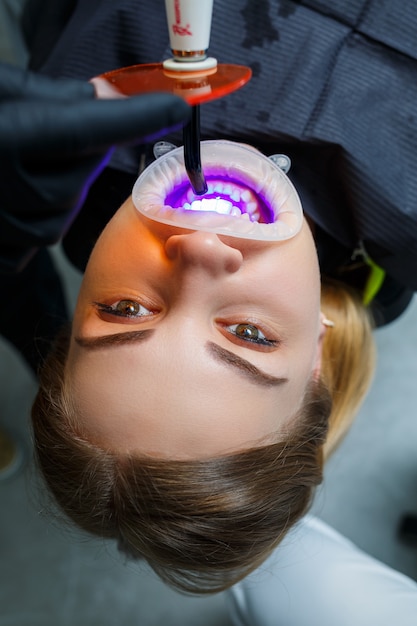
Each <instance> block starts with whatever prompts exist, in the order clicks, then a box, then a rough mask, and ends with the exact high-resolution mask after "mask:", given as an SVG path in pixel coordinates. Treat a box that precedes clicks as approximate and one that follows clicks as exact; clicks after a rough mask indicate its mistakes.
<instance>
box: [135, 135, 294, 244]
mask: <svg viewBox="0 0 417 626" xmlns="http://www.w3.org/2000/svg"><path fill="white" fill-rule="evenodd" d="M201 155H202V163H203V169H204V174H205V178H206V181H207V186H208V191H207V192H206V193H205V194H204V196H197V195H195V194H194V192H193V190H192V187H191V184H190V182H189V180H188V177H187V174H186V171H185V167H184V159H183V151H182V148H177V149H176V150H173V151H172V152H169V153H167V154H165V155H164V156H162V157H160V158H158V159H157V160H156V161H155V162H154V163H152V164H151V165H150V166H149V167H148V168H147V169H146V170H145V171H144V172H143V173H142V174H141V176H140V177H139V178H138V180H137V181H136V183H135V185H134V187H133V191H132V198H133V202H134V205H135V207H136V208H137V209H138V211H140V212H141V213H142V214H143V215H145V216H146V217H148V218H150V219H154V220H156V221H159V222H162V223H165V224H171V225H174V226H178V227H181V228H189V229H192V230H205V231H208V232H215V233H217V234H225V235H229V236H232V237H241V238H246V239H257V240H264V241H281V240H285V239H289V238H291V237H293V236H294V235H296V234H297V232H298V231H299V230H300V228H301V225H302V208H301V203H300V200H299V198H298V195H297V193H296V191H295V189H294V187H293V186H292V184H291V182H290V181H289V179H288V178H287V177H286V176H285V174H284V173H283V172H282V171H281V170H280V169H279V167H278V166H277V165H275V163H273V162H272V161H271V160H270V159H268V158H267V157H265V156H264V155H262V154H261V153H259V152H256V151H255V150H253V149H251V148H249V147H247V146H243V145H241V144H237V143H234V142H230V141H205V142H202V143H201Z"/></svg>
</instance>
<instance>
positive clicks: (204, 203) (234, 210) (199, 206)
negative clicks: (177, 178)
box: [182, 181, 261, 222]
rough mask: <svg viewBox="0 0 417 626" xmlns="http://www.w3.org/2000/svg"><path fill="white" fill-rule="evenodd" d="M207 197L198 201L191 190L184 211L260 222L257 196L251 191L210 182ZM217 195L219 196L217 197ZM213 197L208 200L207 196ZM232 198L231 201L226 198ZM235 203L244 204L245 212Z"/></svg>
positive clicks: (229, 184)
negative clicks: (212, 213) (204, 212)
mask: <svg viewBox="0 0 417 626" xmlns="http://www.w3.org/2000/svg"><path fill="white" fill-rule="evenodd" d="M207 187H208V189H207V192H206V194H205V195H206V197H205V198H202V199H201V200H200V199H196V196H195V195H194V193H193V190H192V189H191V188H190V189H189V190H188V192H187V194H186V198H187V201H186V202H185V203H184V204H183V207H182V208H183V209H186V210H188V211H214V212H215V213H219V214H221V215H232V216H234V217H243V219H245V220H247V219H248V217H250V219H251V221H254V222H258V221H259V219H260V217H261V213H260V210H259V205H258V202H257V199H256V196H255V194H254V193H253V192H252V191H251V190H250V189H239V188H238V187H237V186H236V185H232V184H231V183H223V182H222V181H215V182H208V184H207ZM215 194H219V195H218V196H216V195H215ZM210 195H211V196H213V197H211V198H208V197H207V196H210ZM220 195H221V196H227V197H228V198H230V201H229V200H227V199H226V198H225V197H220ZM233 202H236V203H238V202H243V203H244V205H245V206H244V212H243V213H242V210H241V209H240V208H239V207H238V206H236V205H235V204H233Z"/></svg>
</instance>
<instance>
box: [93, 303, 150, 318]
mask: <svg viewBox="0 0 417 626" xmlns="http://www.w3.org/2000/svg"><path fill="white" fill-rule="evenodd" d="M94 305H95V306H96V307H97V309H98V310H99V312H100V313H105V314H107V315H111V316H115V317H126V318H128V319H137V318H139V317H145V316H148V315H154V312H153V311H150V310H149V309H147V308H146V307H145V306H143V304H140V303H139V302H136V301H135V300H119V301H118V302H115V303H114V304H103V303H102V302H94Z"/></svg>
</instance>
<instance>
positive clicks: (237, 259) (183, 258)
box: [165, 230, 243, 276]
mask: <svg viewBox="0 0 417 626" xmlns="http://www.w3.org/2000/svg"><path fill="white" fill-rule="evenodd" d="M165 251H166V254H167V256H168V258H169V259H171V260H177V261H179V262H181V263H183V264H184V265H187V266H195V267H201V269H203V270H205V271H207V272H208V273H210V274H211V275H212V276H218V275H221V274H222V273H226V274H227V273H229V274H233V273H234V272H237V271H238V269H239V268H240V267H241V265H242V262H243V257H242V253H241V252H240V250H237V249H236V248H232V247H231V246H228V245H227V244H225V243H223V242H222V241H221V240H220V239H219V237H218V236H217V235H216V234H214V233H205V232H203V231H198V230H196V231H193V232H191V233H188V234H181V235H171V237H168V239H167V240H166V242H165Z"/></svg>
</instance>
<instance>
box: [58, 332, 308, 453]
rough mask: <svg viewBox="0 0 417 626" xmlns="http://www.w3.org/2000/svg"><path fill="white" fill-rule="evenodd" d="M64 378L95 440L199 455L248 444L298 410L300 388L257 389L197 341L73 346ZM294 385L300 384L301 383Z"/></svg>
mask: <svg viewBox="0 0 417 626" xmlns="http://www.w3.org/2000/svg"><path fill="white" fill-rule="evenodd" d="M69 368H70V369H69V380H70V390H71V393H72V397H73V398H74V399H75V404H76V407H75V408H76V413H77V415H78V419H79V420H80V423H81V426H82V428H83V429H85V430H87V432H88V433H90V435H93V437H95V438H96V440H97V443H98V444H99V445H103V446H109V447H112V448H115V449H118V450H123V451H127V450H128V451H131V452H133V451H136V452H139V453H147V454H151V455H156V456H167V457H171V458H172V457H176V458H202V457H209V456H216V455H218V454H220V453H224V452H227V451H232V450H237V449H241V448H243V447H248V446H251V445H253V443H254V442H256V441H257V440H259V439H261V438H264V437H267V436H270V435H271V434H272V433H275V432H277V431H278V430H279V429H280V427H284V426H285V425H287V424H288V422H289V421H290V418H291V417H292V415H293V414H294V413H295V412H296V411H297V410H298V408H299V404H300V398H301V397H302V395H303V389H302V387H304V386H305V384H306V381H304V382H303V383H302V385H300V384H299V385H298V388H297V384H295V383H294V381H292V382H291V381H290V382H289V383H288V384H286V385H282V386H271V387H261V386H258V385H256V384H253V383H251V382H250V381H249V380H248V379H247V377H245V376H242V375H240V374H239V373H238V372H236V371H233V370H230V369H229V368H227V367H226V366H225V365H224V364H222V363H220V362H219V361H217V360H216V359H213V358H210V356H209V355H208V354H207V352H206V350H204V348H203V346H194V351H193V353H192V354H190V352H189V351H188V350H187V349H186V348H184V349H182V350H180V349H178V348H177V350H176V351H173V350H172V349H170V346H167V345H166V341H164V340H162V339H161V340H160V341H158V338H157V337H155V338H154V340H153V341H150V342H149V343H148V345H146V343H144V344H142V346H140V348H139V349H138V347H137V346H122V347H119V348H112V349H111V354H109V353H107V354H106V351H104V352H102V351H100V352H98V351H85V350H83V349H82V348H79V347H76V346H74V347H73V349H72V355H71V359H70V362H69ZM300 382H301V381H300Z"/></svg>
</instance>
